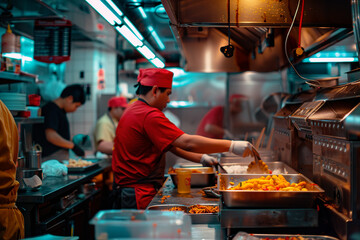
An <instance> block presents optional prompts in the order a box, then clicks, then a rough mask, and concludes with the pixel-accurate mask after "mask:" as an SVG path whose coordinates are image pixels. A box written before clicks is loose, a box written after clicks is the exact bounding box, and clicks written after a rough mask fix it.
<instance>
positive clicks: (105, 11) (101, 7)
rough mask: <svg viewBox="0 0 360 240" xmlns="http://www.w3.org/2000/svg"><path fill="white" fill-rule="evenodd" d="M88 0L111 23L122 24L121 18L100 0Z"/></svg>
mask: <svg viewBox="0 0 360 240" xmlns="http://www.w3.org/2000/svg"><path fill="white" fill-rule="evenodd" d="M85 1H86V2H88V3H89V4H90V5H91V6H92V7H93V8H94V9H95V10H96V11H97V12H98V13H99V14H100V15H101V16H102V17H103V18H105V20H106V21H108V22H109V23H110V25H115V24H116V23H117V24H121V20H120V19H119V18H118V17H117V16H116V15H115V14H114V13H113V12H112V11H111V10H110V9H109V8H108V7H107V6H106V5H105V4H103V3H102V2H101V1H100V0H85Z"/></svg>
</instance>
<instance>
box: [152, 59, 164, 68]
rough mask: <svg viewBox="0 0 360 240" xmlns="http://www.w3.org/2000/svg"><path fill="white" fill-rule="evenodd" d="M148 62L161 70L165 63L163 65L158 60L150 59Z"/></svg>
mask: <svg viewBox="0 0 360 240" xmlns="http://www.w3.org/2000/svg"><path fill="white" fill-rule="evenodd" d="M150 62H151V63H152V64H154V66H155V67H158V68H163V67H165V63H163V62H162V61H161V60H160V59H159V58H154V59H151V60H150Z"/></svg>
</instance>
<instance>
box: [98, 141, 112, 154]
mask: <svg viewBox="0 0 360 240" xmlns="http://www.w3.org/2000/svg"><path fill="white" fill-rule="evenodd" d="M113 147H114V142H113V141H105V140H100V141H99V144H98V147H97V150H98V151H99V152H102V153H105V154H107V155H112V152H113Z"/></svg>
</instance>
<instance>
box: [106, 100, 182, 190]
mask: <svg viewBox="0 0 360 240" xmlns="http://www.w3.org/2000/svg"><path fill="white" fill-rule="evenodd" d="M182 134H184V132H183V131H182V130H180V129H179V128H177V127H176V126H175V125H174V124H173V123H171V122H170V121H169V119H167V118H166V117H165V115H164V114H163V113H162V112H161V111H160V110H159V109H157V108H154V107H151V106H149V105H147V104H146V103H144V102H142V101H139V100H138V101H136V102H135V103H133V104H131V105H130V106H129V107H128V108H127V109H126V110H125V112H124V114H123V116H122V117H121V119H120V121H119V124H118V127H117V129H116V137H115V140H114V150H113V155H112V156H113V157H112V169H113V171H114V177H115V183H116V184H118V185H128V184H134V183H154V182H158V183H162V181H163V179H164V169H165V158H164V153H165V152H166V151H168V150H169V148H170V144H171V143H172V142H174V141H175V140H176V139H177V138H178V137H180V136H181V135H182Z"/></svg>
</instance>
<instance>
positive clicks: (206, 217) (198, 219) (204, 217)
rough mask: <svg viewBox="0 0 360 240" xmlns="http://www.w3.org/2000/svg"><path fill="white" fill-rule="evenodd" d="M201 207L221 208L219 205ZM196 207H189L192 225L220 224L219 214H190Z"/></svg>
mask: <svg viewBox="0 0 360 240" xmlns="http://www.w3.org/2000/svg"><path fill="white" fill-rule="evenodd" d="M199 205H201V206H219V204H199ZM193 206H194V205H191V206H189V207H188V210H187V212H188V214H189V215H190V217H191V222H192V224H218V223H219V213H218V212H217V213H189V211H190V209H191V208H192V207H193Z"/></svg>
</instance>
